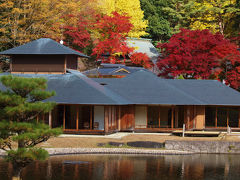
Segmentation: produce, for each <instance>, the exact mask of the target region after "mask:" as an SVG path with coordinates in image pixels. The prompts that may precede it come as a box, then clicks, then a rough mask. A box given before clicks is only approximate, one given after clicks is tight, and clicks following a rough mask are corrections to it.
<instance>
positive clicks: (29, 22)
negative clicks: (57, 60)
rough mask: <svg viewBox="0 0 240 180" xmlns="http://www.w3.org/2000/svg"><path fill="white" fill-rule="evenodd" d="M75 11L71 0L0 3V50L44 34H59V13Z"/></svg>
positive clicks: (75, 4)
mask: <svg viewBox="0 0 240 180" xmlns="http://www.w3.org/2000/svg"><path fill="white" fill-rule="evenodd" d="M1 1H2V0H1ZM78 11H79V1H75V0H70V1H69V0H61V1H58V0H24V1H15V0H7V1H2V2H1V3H0V37H1V41H0V50H4V49H9V48H11V47H15V46H18V45H21V44H23V43H26V42H28V41H31V40H34V39H38V38H40V37H44V36H51V37H54V38H59V37H61V31H60V28H59V26H60V25H61V23H62V22H61V16H62V15H64V14H70V13H72V14H74V13H75V12H78Z"/></svg>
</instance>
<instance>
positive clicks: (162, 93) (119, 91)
mask: <svg viewBox="0 0 240 180" xmlns="http://www.w3.org/2000/svg"><path fill="white" fill-rule="evenodd" d="M8 74H9V73H0V76H2V75H8ZM15 75H16V76H22V77H44V78H46V79H47V80H48V90H54V91H56V96H54V97H52V98H49V99H48V101H55V102H57V103H60V104H96V105H97V104H99V105H100V104H101V105H127V104H156V105H225V106H240V93H239V92H237V91H235V90H234V89H232V88H230V87H228V86H226V85H224V84H222V83H220V82H218V81H215V80H180V79H161V78H159V77H157V76H156V75H154V74H153V73H151V72H148V71H142V70H141V71H137V72H135V73H133V74H130V75H129V76H126V77H124V78H96V79H90V78H88V77H86V76H85V75H83V74H82V73H80V72H78V71H76V70H68V73H67V74H61V75H58V74H55V75H54V74H15ZM101 84H102V85H101ZM0 89H1V90H6V88H5V87H4V86H3V85H2V84H1V83H0Z"/></svg>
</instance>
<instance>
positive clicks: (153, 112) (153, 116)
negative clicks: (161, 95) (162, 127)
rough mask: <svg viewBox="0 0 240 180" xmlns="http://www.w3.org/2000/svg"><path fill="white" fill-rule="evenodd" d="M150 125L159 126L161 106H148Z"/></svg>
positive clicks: (151, 126)
mask: <svg viewBox="0 0 240 180" xmlns="http://www.w3.org/2000/svg"><path fill="white" fill-rule="evenodd" d="M148 127H149V128H158V127H159V107H158V106H148Z"/></svg>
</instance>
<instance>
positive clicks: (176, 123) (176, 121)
mask: <svg viewBox="0 0 240 180" xmlns="http://www.w3.org/2000/svg"><path fill="white" fill-rule="evenodd" d="M178 111H179V108H178V107H175V128H176V127H178Z"/></svg>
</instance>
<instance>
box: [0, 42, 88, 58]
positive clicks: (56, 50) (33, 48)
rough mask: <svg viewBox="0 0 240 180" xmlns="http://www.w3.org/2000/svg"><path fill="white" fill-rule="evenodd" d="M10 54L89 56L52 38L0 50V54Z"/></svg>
mask: <svg viewBox="0 0 240 180" xmlns="http://www.w3.org/2000/svg"><path fill="white" fill-rule="evenodd" d="M1 54H2V55H12V54H41V55H46V54H48V55H57V54H59V55H63V54H73V55H77V56H81V57H89V56H86V55H84V54H82V53H80V52H78V51H75V50H73V49H71V48H69V47H67V46H64V45H62V44H60V43H58V42H56V41H54V40H52V39H49V38H41V39H37V40H35V41H31V42H29V43H26V44H24V45H21V46H18V47H15V48H12V49H9V50H6V51H3V52H0V55H1Z"/></svg>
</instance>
